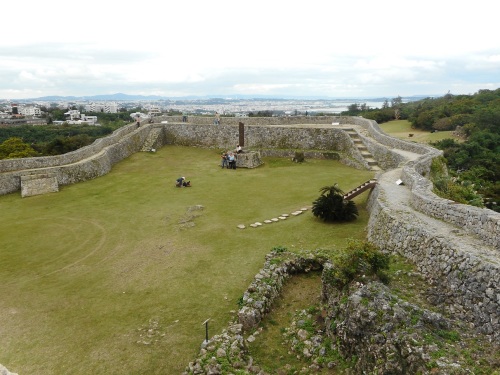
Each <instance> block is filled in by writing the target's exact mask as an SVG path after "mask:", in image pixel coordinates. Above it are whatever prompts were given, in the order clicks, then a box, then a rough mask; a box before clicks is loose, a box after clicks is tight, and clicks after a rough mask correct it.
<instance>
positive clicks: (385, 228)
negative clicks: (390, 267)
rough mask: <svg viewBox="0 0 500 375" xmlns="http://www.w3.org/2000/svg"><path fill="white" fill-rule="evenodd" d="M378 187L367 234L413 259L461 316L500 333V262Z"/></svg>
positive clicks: (442, 300)
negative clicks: (409, 211) (439, 231)
mask: <svg viewBox="0 0 500 375" xmlns="http://www.w3.org/2000/svg"><path fill="white" fill-rule="evenodd" d="M389 200H390V199H389V197H386V196H385V195H384V194H383V192H382V191H381V189H380V186H377V187H375V189H374V190H373V191H372V194H371V196H370V220H369V224H368V239H369V241H371V242H373V243H374V244H376V245H377V246H378V247H380V248H381V249H383V250H384V251H389V252H392V253H396V254H400V255H402V256H404V257H406V258H408V259H410V260H411V261H412V262H413V263H414V264H415V265H416V266H417V267H418V269H419V271H420V272H421V273H422V274H423V275H424V276H425V277H427V279H428V281H429V284H430V285H431V287H434V288H435V293H436V297H437V299H438V302H439V303H442V304H443V305H445V306H447V308H448V310H449V313H450V314H452V315H453V316H454V317H456V318H457V319H460V320H462V321H465V322H470V323H471V324H473V325H474V326H475V327H477V328H479V329H480V330H481V331H482V332H484V333H485V334H488V335H492V336H496V338H497V339H500V320H499V319H500V315H499V312H500V265H499V264H498V260H496V261H495V260H494V259H493V260H491V259H487V257H486V255H485V254H483V253H481V252H480V251H477V250H480V249H474V248H468V246H467V245H466V243H465V241H464V243H461V244H458V245H457V243H453V242H450V241H449V239H448V238H446V237H445V236H436V235H434V234H433V232H432V231H431V230H429V228H427V227H426V226H424V225H422V223H419V222H415V220H414V219H413V218H411V217H405V215H404V214H403V213H402V212H400V211H398V209H397V207H391V206H390V203H386V202H388V201H389Z"/></svg>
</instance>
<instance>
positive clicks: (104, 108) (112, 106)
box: [85, 103, 118, 113]
mask: <svg viewBox="0 0 500 375" xmlns="http://www.w3.org/2000/svg"><path fill="white" fill-rule="evenodd" d="M85 110H86V111H87V112H104V113H118V104H116V103H90V104H87V105H85Z"/></svg>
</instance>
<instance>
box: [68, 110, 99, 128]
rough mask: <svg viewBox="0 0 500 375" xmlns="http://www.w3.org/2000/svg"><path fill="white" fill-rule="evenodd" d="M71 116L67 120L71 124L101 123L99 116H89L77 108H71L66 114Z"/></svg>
mask: <svg viewBox="0 0 500 375" xmlns="http://www.w3.org/2000/svg"><path fill="white" fill-rule="evenodd" d="M64 115H65V116H69V120H67V121H66V122H67V123H68V124H70V125H99V124H98V123H97V116H87V115H86V114H80V111H78V110H76V109H71V110H69V111H68V112H66V113H65V114H64Z"/></svg>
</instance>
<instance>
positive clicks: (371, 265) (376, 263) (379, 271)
mask: <svg viewBox="0 0 500 375" xmlns="http://www.w3.org/2000/svg"><path fill="white" fill-rule="evenodd" d="M389 262H390V258H389V255H387V254H383V253H381V252H380V251H378V250H377V248H376V247H375V246H374V245H372V244H370V243H369V242H361V241H352V242H351V243H350V244H349V245H348V247H347V248H346V249H345V251H344V252H343V253H342V254H341V255H340V256H339V257H338V259H337V261H336V262H335V264H334V267H332V268H330V269H328V270H326V271H325V272H329V274H328V275H327V277H326V279H327V281H328V282H329V283H330V284H331V285H333V286H335V287H337V288H338V289H343V288H344V287H345V286H347V285H348V284H349V283H351V282H352V281H354V280H356V279H361V278H363V277H365V278H366V277H375V278H377V279H378V280H380V281H381V282H383V283H388V282H389V276H388V275H387V274H386V273H385V270H388V269H389Z"/></svg>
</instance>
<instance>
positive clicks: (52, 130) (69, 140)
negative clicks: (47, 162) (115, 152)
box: [0, 124, 114, 159]
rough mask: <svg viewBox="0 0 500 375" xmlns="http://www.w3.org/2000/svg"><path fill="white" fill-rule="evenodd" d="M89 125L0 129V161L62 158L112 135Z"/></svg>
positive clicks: (110, 130) (104, 128)
mask: <svg viewBox="0 0 500 375" xmlns="http://www.w3.org/2000/svg"><path fill="white" fill-rule="evenodd" d="M113 130H114V129H113V128H112V127H107V126H89V125H66V124H65V125H59V126H55V125H47V126H31V125H22V126H9V127H3V128H0V159H10V158H23V157H31V156H52V155H61V154H65V153H67V152H71V151H75V150H77V149H79V148H81V147H84V146H87V145H89V144H91V143H92V142H94V141H95V140H96V139H97V138H102V137H104V136H106V135H108V134H110V133H112V132H113Z"/></svg>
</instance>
